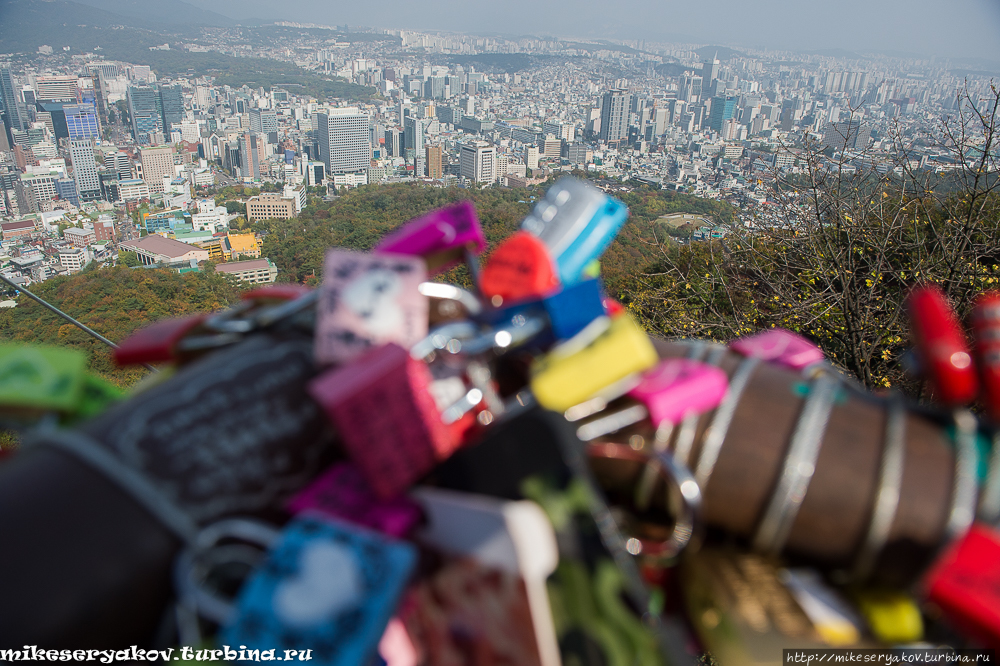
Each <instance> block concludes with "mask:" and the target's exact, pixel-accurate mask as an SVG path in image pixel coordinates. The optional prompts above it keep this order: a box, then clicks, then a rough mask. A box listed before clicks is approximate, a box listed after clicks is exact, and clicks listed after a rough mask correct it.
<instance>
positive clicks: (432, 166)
mask: <svg viewBox="0 0 1000 666" xmlns="http://www.w3.org/2000/svg"><path fill="white" fill-rule="evenodd" d="M441 152H442V151H441V146H440V145H433V146H427V177H428V178H442V177H443V176H444V165H443V164H442V159H441V157H442V155H441Z"/></svg>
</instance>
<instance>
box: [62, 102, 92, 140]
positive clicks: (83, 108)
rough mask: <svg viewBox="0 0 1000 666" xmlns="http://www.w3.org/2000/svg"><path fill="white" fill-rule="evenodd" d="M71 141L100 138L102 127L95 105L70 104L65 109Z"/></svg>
mask: <svg viewBox="0 0 1000 666" xmlns="http://www.w3.org/2000/svg"><path fill="white" fill-rule="evenodd" d="M63 113H64V114H65V117H66V129H67V131H68V132H69V138H70V139H89V138H100V136H101V126H100V123H99V122H98V120H97V109H95V108H94V105H93V104H70V105H67V106H64V107H63Z"/></svg>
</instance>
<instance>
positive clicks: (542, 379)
mask: <svg viewBox="0 0 1000 666" xmlns="http://www.w3.org/2000/svg"><path fill="white" fill-rule="evenodd" d="M601 329H603V330H601ZM657 361H659V357H658V356H657V354H656V349H654V348H653V343H652V342H650V341H649V338H648V337H647V336H646V334H645V333H644V332H643V331H642V329H640V328H639V326H638V324H636V323H635V320H633V319H632V317H631V316H629V315H628V314H627V313H621V314H619V315H617V316H616V317H613V318H612V319H610V321H609V320H607V319H606V318H604V317H601V318H599V319H597V320H595V321H594V322H592V323H591V325H590V326H588V327H587V328H586V329H584V330H583V331H581V332H580V333H579V334H578V335H576V336H575V337H573V338H571V339H570V340H567V341H566V342H565V343H563V344H561V345H559V346H558V347H556V348H555V349H553V350H552V351H551V352H549V354H548V355H547V356H545V357H544V358H542V359H541V360H539V361H537V362H536V364H535V367H534V368H533V369H532V379H531V391H532V393H534V395H535V399H536V400H537V401H538V404H540V405H541V406H542V407H545V408H546V409H551V410H553V411H557V412H564V411H566V410H567V409H569V408H570V407H572V406H573V405H578V404H580V403H581V402H583V401H584V400H587V399H589V398H591V397H593V396H594V395H595V394H597V393H599V392H600V391H601V389H603V388H605V387H607V386H610V385H611V384H614V383H615V382H618V381H621V380H622V379H625V378H626V377H628V376H629V375H631V374H633V373H636V372H641V371H643V370H646V369H647V368H650V367H652V366H654V365H656V363H657Z"/></svg>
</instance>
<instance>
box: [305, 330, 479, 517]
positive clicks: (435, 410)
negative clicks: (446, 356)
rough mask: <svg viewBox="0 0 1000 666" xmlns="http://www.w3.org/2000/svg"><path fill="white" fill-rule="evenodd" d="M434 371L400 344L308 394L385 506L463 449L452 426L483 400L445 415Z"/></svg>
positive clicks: (473, 397)
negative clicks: (435, 392) (438, 399)
mask: <svg viewBox="0 0 1000 666" xmlns="http://www.w3.org/2000/svg"><path fill="white" fill-rule="evenodd" d="M433 381H434V379H433V377H432V375H431V372H430V369H429V368H428V367H427V366H426V365H425V364H424V363H423V362H421V361H418V360H416V359H414V358H413V357H412V356H411V355H410V353H409V352H407V351H406V350H405V349H403V348H402V347H400V346H399V345H397V344H394V343H389V344H386V345H383V346H381V347H376V348H375V349H372V350H371V351H369V352H368V353H367V354H364V355H362V356H360V357H358V358H357V359H355V360H354V361H353V362H351V363H348V364H346V365H343V366H341V367H339V368H335V369H333V370H330V371H328V372H327V373H325V374H323V375H320V376H319V377H318V378H316V379H314V380H313V381H312V382H311V383H310V385H309V393H310V394H311V395H312V396H313V398H315V399H316V401H317V402H318V403H319V404H320V405H321V406H322V408H323V409H324V411H325V412H326V414H327V416H328V417H329V418H330V420H331V421H332V422H333V424H334V426H336V428H337V431H338V433H339V434H340V438H341V441H342V442H343V444H344V448H345V449H346V450H347V453H348V455H349V456H350V457H351V459H352V460H353V461H354V462H355V464H356V465H357V466H358V468H359V469H360V470H361V471H362V473H363V474H364V476H365V479H366V480H367V482H368V483H369V484H370V485H371V487H372V490H374V491H375V494H376V495H377V496H378V497H380V498H382V499H390V498H392V497H395V496H397V495H399V494H400V493H401V492H403V491H404V490H405V489H406V488H408V487H409V486H410V485H411V484H412V483H413V482H414V481H416V480H417V479H418V478H420V477H421V476H422V475H423V474H425V473H426V472H428V471H429V470H430V469H431V468H432V467H433V466H434V465H436V464H437V463H438V462H440V461H441V460H443V459H445V458H447V457H448V456H449V455H451V453H452V451H454V450H455V448H456V447H457V446H458V445H459V444H460V440H458V438H456V436H455V433H454V432H453V431H452V429H451V428H450V426H451V425H452V424H454V423H456V422H458V421H459V420H460V419H461V418H462V417H463V416H465V414H467V413H468V412H469V410H470V409H472V408H473V407H475V406H476V405H478V404H479V402H480V401H481V400H482V397H483V395H482V391H480V390H478V389H471V390H469V391H467V392H466V393H465V394H464V395H463V396H462V397H461V398H460V399H459V400H458V401H457V402H456V403H453V404H451V405H449V406H447V407H445V409H444V410H442V409H441V408H440V407H439V406H438V404H437V403H436V402H435V400H434V396H433V394H432V384H433Z"/></svg>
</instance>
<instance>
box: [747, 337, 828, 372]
mask: <svg viewBox="0 0 1000 666" xmlns="http://www.w3.org/2000/svg"><path fill="white" fill-rule="evenodd" d="M729 348H730V349H732V350H733V351H734V352H736V353H737V354H740V355H741V356H746V357H747V358H759V359H760V360H762V361H767V362H768V363H775V364H777V365H782V366H784V367H786V368H790V369H792V370H799V371H801V370H805V369H806V368H808V367H810V366H812V365H815V364H817V363H822V362H823V350H822V349H820V348H819V347H817V346H816V345H814V344H813V343H812V342H810V341H809V340H806V339H805V338H804V337H802V336H801V335H797V334H795V333H792V332H791V331H788V330H786V329H783V328H773V329H771V330H769V331H763V332H761V333H757V334H755V335H750V336H747V337H744V338H737V339H735V340H732V341H730V342H729Z"/></svg>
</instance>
